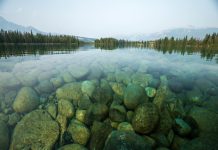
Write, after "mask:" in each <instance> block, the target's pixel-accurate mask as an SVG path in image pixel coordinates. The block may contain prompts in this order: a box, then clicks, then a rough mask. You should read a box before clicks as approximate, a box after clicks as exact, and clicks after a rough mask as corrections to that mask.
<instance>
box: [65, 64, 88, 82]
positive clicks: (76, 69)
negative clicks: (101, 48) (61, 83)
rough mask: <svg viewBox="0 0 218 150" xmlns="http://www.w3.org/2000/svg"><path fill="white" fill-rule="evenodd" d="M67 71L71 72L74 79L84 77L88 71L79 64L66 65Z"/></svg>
mask: <svg viewBox="0 0 218 150" xmlns="http://www.w3.org/2000/svg"><path fill="white" fill-rule="evenodd" d="M68 70H69V72H70V73H71V74H72V76H73V77H75V78H76V79H80V78H83V77H85V76H86V75H87V74H88V73H89V68H88V67H84V66H80V65H70V66H68Z"/></svg>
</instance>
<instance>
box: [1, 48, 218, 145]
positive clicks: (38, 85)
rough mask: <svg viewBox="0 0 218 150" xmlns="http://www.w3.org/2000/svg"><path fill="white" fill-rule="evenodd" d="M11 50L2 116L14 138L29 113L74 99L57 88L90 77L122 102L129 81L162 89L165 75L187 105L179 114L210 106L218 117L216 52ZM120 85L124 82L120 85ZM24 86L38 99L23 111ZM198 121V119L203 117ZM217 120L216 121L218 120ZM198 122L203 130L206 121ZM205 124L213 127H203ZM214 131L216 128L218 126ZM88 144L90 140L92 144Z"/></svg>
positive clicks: (5, 63)
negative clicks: (18, 98)
mask: <svg viewBox="0 0 218 150" xmlns="http://www.w3.org/2000/svg"><path fill="white" fill-rule="evenodd" d="M10 54H11V55H7V57H1V58H0V102H1V103H0V104H1V105H0V106H1V107H0V119H2V120H3V121H4V122H5V123H6V124H7V126H8V128H9V130H10V131H9V137H12V134H13V129H14V128H15V127H16V124H17V122H19V121H20V120H22V117H23V116H25V114H27V113H29V112H31V111H33V110H34V109H38V108H39V109H44V110H46V109H47V106H48V105H49V104H50V103H54V104H55V105H56V106H57V103H58V99H63V97H64V99H68V98H69V97H68V96H69V95H68V96H62V95H61V96H60V95H59V97H58V96H57V95H56V93H57V92H56V91H57V89H59V88H61V87H63V86H64V85H66V84H69V83H75V82H78V83H83V81H87V80H88V81H91V82H92V83H93V84H94V85H95V87H94V90H93V91H95V89H96V88H97V87H99V88H101V83H102V82H105V81H106V82H107V83H108V84H109V85H110V86H111V88H112V91H113V93H112V96H113V95H118V97H119V98H120V99H121V101H122V100H123V97H124V91H125V89H126V87H127V85H128V84H130V83H134V84H138V85H139V86H141V87H142V88H143V89H145V88H146V87H152V88H154V89H156V90H157V91H158V89H159V87H160V85H161V84H162V81H161V78H163V77H164V78H165V79H166V80H167V81H166V85H167V88H168V90H169V91H170V92H171V96H170V97H167V100H169V101H170V102H172V101H173V100H175V101H176V100H179V101H180V102H181V103H182V104H181V105H182V107H183V108H182V109H183V110H181V112H179V115H176V116H175V117H181V118H183V117H184V116H186V115H187V114H188V113H189V111H190V110H191V109H192V108H193V107H199V108H203V109H206V110H209V111H210V112H211V113H212V114H213V115H214V116H216V117H217V115H218V111H217V106H218V105H217V104H218V102H217V100H218V64H217V62H216V58H218V56H217V55H215V57H214V58H213V59H210V60H206V59H205V58H202V57H201V54H199V53H193V54H186V53H185V54H184V55H181V54H180V53H171V54H169V53H163V52H161V51H156V50H153V49H146V48H142V49H141V48H121V49H115V50H101V49H95V48H94V47H92V46H84V47H80V48H78V49H77V50H76V51H75V50H74V49H73V51H71V50H69V49H68V50H66V51H64V50H61V51H58V50H56V51H55V52H54V51H53V52H52V53H50V52H47V53H37V52H35V53H34V54H31V53H27V54H26V53H23V54H22V55H18V54H14V55H13V52H12V53H10ZM115 83H119V85H116V86H115ZM80 86H81V85H80ZM22 87H31V89H33V90H34V91H35V92H36V94H37V96H38V99H39V103H38V104H37V106H33V108H31V109H28V108H24V111H22V110H20V109H16V108H15V107H16V106H14V104H13V103H14V100H15V99H16V96H17V94H18V92H19V91H20V89H21V88H22ZM80 90H81V89H80ZM93 91H92V92H93ZM94 93H95V92H94ZM86 94H87V93H86V91H85V90H82V94H81V95H86ZM92 94H93V93H88V97H89V98H90V100H91V101H94V102H95V101H96V100H95V96H93V97H92ZM79 98H81V97H79ZM69 99H71V98H69ZM72 99H73V101H72V103H73V104H74V107H75V109H80V106H79V105H78V104H77V102H75V99H76V98H72ZM96 99H97V98H96ZM153 99H154V97H150V98H149V101H150V102H152V101H153ZM113 100H114V98H113ZM113 100H112V101H113ZM76 101H79V100H78V99H76ZM121 103H122V102H121ZM110 104H111V102H109V103H107V106H108V107H109V108H110ZM122 105H124V104H122ZM28 106H29V105H26V106H23V107H28ZM124 106H125V105H124ZM14 109H15V111H16V113H15V111H14ZM83 109H85V108H83ZM128 110H129V109H128V108H126V111H128ZM130 110H131V109H130ZM58 111H59V110H57V114H58ZM12 114H13V115H12ZM15 114H16V115H15ZM12 116H13V117H14V118H13V117H12ZM74 116H75V115H74ZM70 118H72V116H71V117H70ZM53 119H55V118H53ZM68 119H69V118H68ZM215 120H218V118H215ZM196 121H197V123H198V120H196ZM199 122H200V123H201V121H199ZM214 123H215V125H216V124H217V122H215V121H214ZM87 126H88V125H87ZM199 126H200V128H201V125H199ZM205 126H206V127H205ZM88 128H89V127H88ZM202 128H208V126H207V125H203V127H202ZM200 130H204V129H200ZM208 130H209V129H208ZM209 131H210V132H213V129H211V130H209ZM215 131H217V130H215ZM196 137H198V136H196ZM182 138H183V137H182ZM188 138H189V139H190V137H188ZM191 139H192V138H191ZM191 139H190V140H191ZM60 141H61V140H60V137H59V139H58V140H56V141H55V143H56V144H55V143H53V147H56V148H57V147H60V145H64V144H63V143H62V144H59V143H60ZM74 141H75V140H74ZM11 142H12V140H10V143H11ZM15 143H16V142H15ZM57 143H58V144H57ZM69 143H70V142H69ZM12 144H13V143H12ZM12 144H9V145H12ZM65 144H66V143H65ZM83 145H84V144H83ZM87 145H88V144H85V146H86V147H89V146H87ZM158 146H159V145H158ZM168 147H170V146H168ZM171 148H172V147H171ZM172 149H174V148H172Z"/></svg>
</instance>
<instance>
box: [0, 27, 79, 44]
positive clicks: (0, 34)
mask: <svg viewBox="0 0 218 150" xmlns="http://www.w3.org/2000/svg"><path fill="white" fill-rule="evenodd" d="M0 43H14V44H18V43H60V44H74V45H79V44H80V41H79V40H78V38H77V37H75V36H70V35H51V34H39V33H37V34H33V33H32V32H25V33H23V32H19V31H4V30H1V31H0Z"/></svg>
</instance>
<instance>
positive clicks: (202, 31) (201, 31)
mask: <svg viewBox="0 0 218 150" xmlns="http://www.w3.org/2000/svg"><path fill="white" fill-rule="evenodd" d="M214 32H215V33H218V28H177V29H171V30H164V31H162V32H157V33H151V34H138V35H137V34H135V35H129V36H118V37H117V38H120V39H125V40H131V41H138V40H139V41H142V40H155V39H160V38H164V37H172V36H173V37H175V38H184V37H185V36H188V38H191V37H194V38H197V39H203V38H204V37H205V35H206V34H212V33H214Z"/></svg>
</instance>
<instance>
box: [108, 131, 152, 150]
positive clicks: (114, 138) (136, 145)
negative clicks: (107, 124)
mask: <svg viewBox="0 0 218 150" xmlns="http://www.w3.org/2000/svg"><path fill="white" fill-rule="evenodd" d="M120 149H125V150H139V149H143V150H151V146H150V145H149V144H148V143H146V141H145V140H144V139H143V137H141V136H139V135H137V134H135V133H134V132H126V131H113V132H111V134H110V135H109V136H108V138H107V141H106V142H105V147H104V150H120Z"/></svg>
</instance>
